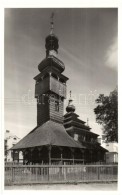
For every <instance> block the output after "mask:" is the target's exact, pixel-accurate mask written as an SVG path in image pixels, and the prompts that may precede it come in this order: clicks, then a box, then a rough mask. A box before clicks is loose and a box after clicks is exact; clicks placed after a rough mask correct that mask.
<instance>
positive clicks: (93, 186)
mask: <svg viewBox="0 0 122 195" xmlns="http://www.w3.org/2000/svg"><path fill="white" fill-rule="evenodd" d="M5 190H85V191H88V190H94V191H97V190H101V191H108V190H109V191H113V190H117V183H115V182H114V183H90V184H74V185H73V184H51V185H42V184H41V185H39V184H38V185H21V186H16V185H15V186H5Z"/></svg>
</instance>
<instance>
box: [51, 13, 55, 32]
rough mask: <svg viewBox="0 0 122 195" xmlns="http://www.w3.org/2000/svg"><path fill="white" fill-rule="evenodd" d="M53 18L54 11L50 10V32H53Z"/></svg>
mask: <svg viewBox="0 0 122 195" xmlns="http://www.w3.org/2000/svg"><path fill="white" fill-rule="evenodd" d="M53 18H54V12H52V14H51V17H50V19H51V21H50V24H51V31H50V34H53V30H54V22H53Z"/></svg>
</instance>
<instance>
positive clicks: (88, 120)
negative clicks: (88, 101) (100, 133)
mask: <svg viewBox="0 0 122 195" xmlns="http://www.w3.org/2000/svg"><path fill="white" fill-rule="evenodd" d="M87 126H89V118H87Z"/></svg>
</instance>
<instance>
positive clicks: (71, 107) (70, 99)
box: [66, 91, 75, 112]
mask: <svg viewBox="0 0 122 195" xmlns="http://www.w3.org/2000/svg"><path fill="white" fill-rule="evenodd" d="M66 111H67V112H75V106H74V105H73V100H72V98H71V91H70V98H69V103H68V106H67V107H66Z"/></svg>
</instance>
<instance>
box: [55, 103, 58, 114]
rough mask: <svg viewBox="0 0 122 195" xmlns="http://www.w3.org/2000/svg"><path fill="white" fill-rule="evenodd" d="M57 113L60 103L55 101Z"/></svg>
mask: <svg viewBox="0 0 122 195" xmlns="http://www.w3.org/2000/svg"><path fill="white" fill-rule="evenodd" d="M55 111H57V112H59V101H55Z"/></svg>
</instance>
